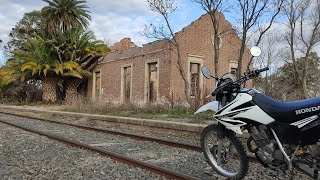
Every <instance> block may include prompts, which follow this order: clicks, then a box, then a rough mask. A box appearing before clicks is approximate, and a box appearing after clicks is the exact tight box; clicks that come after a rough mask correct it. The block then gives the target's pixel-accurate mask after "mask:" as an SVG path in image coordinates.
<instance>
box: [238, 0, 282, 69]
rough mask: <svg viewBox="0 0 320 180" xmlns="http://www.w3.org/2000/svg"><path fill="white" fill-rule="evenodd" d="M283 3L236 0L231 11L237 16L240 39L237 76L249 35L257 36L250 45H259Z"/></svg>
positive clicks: (277, 1)
mask: <svg viewBox="0 0 320 180" xmlns="http://www.w3.org/2000/svg"><path fill="white" fill-rule="evenodd" d="M283 2H284V0H261V1H258V0H236V3H235V5H234V6H233V8H234V9H233V10H234V12H238V14H239V16H237V17H236V20H238V23H239V24H240V27H239V28H238V31H239V32H238V33H239V35H240V38H241V44H240V47H239V57H238V73H239V75H240V74H241V73H242V68H243V58H244V54H245V50H246V47H247V46H248V39H249V38H250V34H254V35H256V36H257V38H256V39H255V40H254V42H252V45H259V43H260V42H261V39H262V37H263V36H264V35H265V34H266V32H267V31H268V30H269V29H270V28H271V26H272V24H273V23H274V21H275V19H276V17H277V16H278V15H279V13H280V10H281V7H282V6H283ZM253 32H255V33H253ZM251 61H252V58H251V59H250V62H249V63H248V65H247V69H249V67H250V65H251Z"/></svg>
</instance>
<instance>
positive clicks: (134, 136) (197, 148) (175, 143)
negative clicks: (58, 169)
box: [0, 110, 202, 152]
mask: <svg viewBox="0 0 320 180" xmlns="http://www.w3.org/2000/svg"><path fill="white" fill-rule="evenodd" d="M0 113H3V114H8V115H13V116H19V117H27V118H31V119H35V120H39V121H46V122H50V123H56V124H62V125H67V126H73V127H77V128H80V129H85V130H90V131H95V132H102V133H107V134H113V135H120V136H125V137H129V138H132V139H136V140H143V141H152V142H157V143H159V144H164V145H168V146H172V147H178V148H183V149H188V150H193V151H198V152H202V147H201V146H196V145H192V144H187V143H181V142H178V141H169V140H165V139H161V138H155V137H148V136H143V135H137V134H132V133H126V132H121V131H114V130H108V129H102V128H95V127H89V126H83V125H77V124H71V123H66V122H58V121H53V120H50V119H46V118H40V117H31V116H27V115H20V114H15V113H9V112H3V111H1V110H0Z"/></svg>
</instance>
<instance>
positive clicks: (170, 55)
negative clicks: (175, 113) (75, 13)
mask: <svg viewBox="0 0 320 180" xmlns="http://www.w3.org/2000/svg"><path fill="white" fill-rule="evenodd" d="M219 18H220V26H221V28H220V29H222V30H226V29H228V31H226V33H221V36H220V37H219V38H220V46H219V53H220V54H219V57H220V58H219V67H218V68H219V76H222V75H223V74H225V73H227V72H231V71H236V70H237V58H238V54H239V48H240V43H241V42H240V38H239V37H238V36H237V35H236V33H235V31H234V30H233V29H232V26H231V24H230V23H229V22H228V21H227V20H225V18H224V16H223V15H222V14H220V16H219ZM213 34H214V33H213V27H212V23H211V19H210V16H209V14H204V15H202V16H201V17H200V18H199V19H198V20H196V21H194V22H192V23H191V24H190V25H188V26H186V27H185V28H183V29H182V30H181V31H180V32H178V33H176V34H175V37H176V39H177V41H178V43H179V46H180V52H181V65H182V68H183V70H184V72H185V77H186V78H187V80H188V82H189V95H190V97H191V99H193V98H196V97H203V96H206V95H207V94H209V93H210V91H212V89H213V86H214V80H213V79H210V80H208V79H205V78H204V77H203V76H202V74H201V67H202V66H206V67H208V68H209V69H210V71H211V72H214V63H213V57H214V49H213V43H212V40H213ZM111 49H112V52H111V53H109V54H108V55H106V56H105V57H103V58H102V59H101V60H100V61H99V62H98V64H97V65H96V67H95V69H94V71H93V76H92V77H90V78H89V81H88V96H89V97H91V98H92V99H93V100H100V101H107V102H111V103H126V102H130V103H133V104H146V103H159V104H164V103H170V104H175V105H186V97H185V91H184V90H185V83H184V81H183V79H182V76H181V74H180V71H179V68H178V66H177V62H178V56H177V52H176V49H175V47H174V46H173V45H172V44H171V43H170V42H169V40H158V41H154V42H151V43H148V44H144V45H143V46H142V47H138V46H136V45H135V44H134V43H133V42H131V40H130V39H129V38H124V39H122V40H121V41H120V42H118V43H116V44H115V45H114V46H112V47H111ZM249 54H250V53H249V51H248V50H247V49H246V53H245V57H244V64H245V65H244V68H245V66H246V64H247V63H248V61H249V57H250V56H249ZM243 70H244V69H243ZM243 70H242V72H243Z"/></svg>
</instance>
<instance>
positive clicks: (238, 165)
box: [201, 124, 249, 179]
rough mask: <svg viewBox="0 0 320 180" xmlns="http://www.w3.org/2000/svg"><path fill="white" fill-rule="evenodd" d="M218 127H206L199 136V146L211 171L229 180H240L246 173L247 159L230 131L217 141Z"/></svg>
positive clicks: (240, 145) (213, 125)
mask: <svg viewBox="0 0 320 180" xmlns="http://www.w3.org/2000/svg"><path fill="white" fill-rule="evenodd" d="M217 131H218V126H217V125H216V124H212V125H209V126H207V127H206V128H205V129H204V130H203V131H202V134H201V146H202V148H203V152H204V155H205V157H206V159H207V161H208V163H209V164H210V165H211V166H212V168H213V170H214V171H216V172H217V173H219V174H220V175H222V176H224V177H227V178H230V179H242V178H243V177H244V176H245V175H246V174H247V171H248V165H249V163H248V159H247V154H246V151H245V150H244V148H243V146H242V144H241V142H240V141H239V140H238V139H237V138H236V137H235V136H234V133H233V132H232V131H230V130H226V134H225V138H224V139H218V136H217Z"/></svg>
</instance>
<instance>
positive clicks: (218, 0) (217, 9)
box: [192, 0, 232, 77]
mask: <svg viewBox="0 0 320 180" xmlns="http://www.w3.org/2000/svg"><path fill="white" fill-rule="evenodd" d="M192 1H193V2H196V3H198V4H199V5H200V6H201V7H202V9H203V10H205V11H206V12H207V13H208V14H209V15H210V19H211V25H212V27H213V30H214V32H213V51H214V55H213V63H214V75H215V77H219V54H220V53H219V50H220V45H221V36H223V35H224V34H225V33H227V32H229V31H231V30H232V29H229V28H227V27H226V26H222V24H221V16H222V14H221V13H223V12H225V11H227V10H228V9H229V5H228V4H227V3H226V2H225V1H223V0H192Z"/></svg>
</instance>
